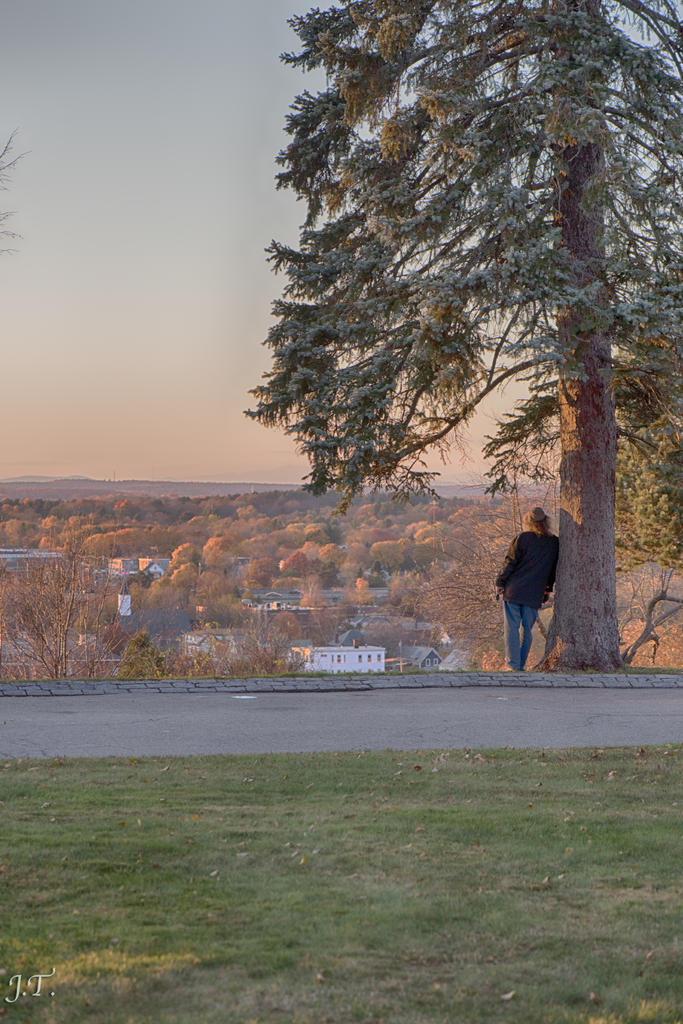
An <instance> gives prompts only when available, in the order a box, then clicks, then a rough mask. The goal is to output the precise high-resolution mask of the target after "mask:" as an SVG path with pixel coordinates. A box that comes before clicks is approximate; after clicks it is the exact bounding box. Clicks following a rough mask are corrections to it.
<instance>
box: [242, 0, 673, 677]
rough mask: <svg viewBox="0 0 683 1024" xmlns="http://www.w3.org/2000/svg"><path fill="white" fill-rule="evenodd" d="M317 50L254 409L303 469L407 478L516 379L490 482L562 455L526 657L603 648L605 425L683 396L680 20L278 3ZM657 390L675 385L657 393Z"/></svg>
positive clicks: (603, 664) (634, 3)
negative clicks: (299, 211)
mask: <svg viewBox="0 0 683 1024" xmlns="http://www.w3.org/2000/svg"><path fill="white" fill-rule="evenodd" d="M291 25H292V27H293V28H294V29H295V31H296V32H297V34H298V36H299V38H300V41H301V46H300V49H299V51H298V52H297V53H291V54H286V55H285V56H284V60H285V62H286V63H288V64H290V65H291V66H292V67H294V68H299V69H303V70H305V71H312V70H316V71H318V72H323V73H324V74H325V76H326V83H327V84H326V86H325V87H324V88H323V89H322V90H321V91H319V92H317V93H311V92H310V91H306V92H303V93H302V94H301V95H299V96H298V97H297V98H296V100H295V101H294V104H293V106H292V110H291V113H290V115H289V117H288V120H287V132H288V133H289V135H290V136H291V141H290V142H289V144H288V145H287V147H286V148H285V150H284V151H283V152H282V153H281V154H280V157H279V160H280V163H281V165H282V167H283V170H282V172H281V173H280V175H279V178H278V185H279V186H280V187H285V188H291V189H292V190H293V191H294V192H296V193H297V195H298V196H299V197H301V198H303V199H305V201H306V203H307V207H308V215H307V218H306V221H305V224H304V225H303V227H302V231H301V237H300V242H299V245H298V246H297V247H294V246H289V245H284V244H281V243H278V242H273V243H272V245H271V247H270V259H271V260H272V263H273V266H274V267H275V269H276V270H279V271H284V273H285V274H286V276H287V284H286V286H285V290H284V295H283V297H282V298H281V299H279V300H278V301H277V302H276V303H275V307H274V312H275V315H276V318H277V322H276V323H275V325H274V326H273V328H272V329H271V331H270V334H269V337H268V345H269V346H270V348H271V350H272V355H273V366H272V369H271V370H270V372H269V373H268V374H267V376H266V379H265V382H264V383H263V385H262V386H260V387H258V388H256V389H255V392H254V394H255V396H256V398H257V405H256V408H255V409H254V410H252V411H251V415H252V416H254V417H256V418H257V419H259V420H260V421H261V422H262V423H265V424H269V425H279V426H284V427H285V429H286V430H287V431H288V432H289V433H291V434H293V435H294V436H295V437H296V439H297V440H298V442H299V445H300V448H301V450H302V451H303V452H304V453H305V454H306V455H307V456H308V458H309V460H310V464H311V472H310V475H309V477H308V486H309V487H310V488H312V489H313V490H314V491H316V492H322V491H324V490H325V489H328V488H331V489H338V490H340V491H341V492H342V494H343V496H344V499H345V500H348V499H349V497H350V496H351V495H352V494H354V493H357V492H358V491H359V490H360V489H362V488H363V487H364V486H366V485H370V486H386V487H388V488H391V489H393V490H394V491H395V492H397V493H398V494H406V493H410V492H413V491H416V490H417V491H419V490H421V489H422V490H424V489H426V488H428V487H429V485H430V483H431V481H432V479H433V474H430V473H429V472H428V471H427V468H426V465H425V462H424V456H425V454H426V453H428V452H430V451H438V450H443V449H444V448H447V447H448V446H450V445H452V444H453V443H457V439H458V432H459V430H460V428H462V427H463V425H464V424H466V423H467V422H468V421H469V420H470V419H471V417H472V415H473V414H474V412H475V410H476V409H477V407H478V406H479V405H480V403H481V402H482V401H483V400H484V399H486V398H487V397H488V396H490V395H492V394H493V393H494V392H497V391H499V390H500V389H501V388H502V387H503V386H504V385H507V384H509V383H510V382H512V381H524V382H526V385H527V388H528V397H527V398H526V399H524V400H523V401H521V402H520V403H519V404H518V405H517V406H516V407H515V408H514V409H513V410H512V411H511V412H510V414H509V415H508V416H507V417H506V418H505V419H504V420H503V422H502V423H501V424H500V425H499V429H498V433H497V435H496V437H495V438H494V439H493V440H492V443H491V446H490V447H489V454H490V455H491V456H493V458H494V460H495V461H494V468H493V477H494V479H493V486H494V487H499V488H500V487H504V486H505V485H506V484H507V483H509V482H510V479H511V477H512V476H513V475H514V474H518V473H520V472H525V473H526V474H527V475H529V476H531V477H537V476H539V475H542V474H543V472H544V467H545V465H546V455H547V453H548V451H549V450H552V451H556V452H557V456H558V461H559V476H560V514H559V519H560V524H559V525H560V534H561V537H562V544H561V553H560V563H559V566H558V578H557V599H556V603H555V615H554V618H553V622H552V624H551V627H550V630H549V636H548V644H547V651H546V665H547V667H556V668H566V669H577V668H579V669H580V668H587V667H592V668H596V669H611V668H614V667H615V666H618V665H620V664H621V659H620V655H619V641H618V628H617V616H616V583H615V579H616V573H615V545H614V489H615V461H616V453H617V444H618V440H619V439H620V438H621V437H626V436H627V435H632V434H634V433H637V431H638V430H639V429H641V428H643V427H646V426H647V425H648V423H649V422H651V420H652V419H653V418H655V417H660V416H665V417H667V416H668V417H674V416H675V415H676V411H675V402H676V400H680V360H681V310H682V305H681V302H682V297H683V275H682V271H683V253H682V247H681V222H682V213H683V210H682V209H681V199H680V197H681V195H682V194H683V160H682V157H683V133H682V131H681V127H682V124H683V90H682V85H681V75H680V71H681V62H682V60H683V34H682V32H681V23H680V21H679V18H678V8H677V6H676V5H675V4H674V3H673V2H670V0H650V2H644V0H550V2H549V3H547V4H540V3H534V2H529V0H516V2H506V0H480V2H474V0H453V2H451V3H448V4H445V3H443V2H441V0H350V2H347V3H344V4H343V5H340V6H333V7H331V8H330V9H329V10H326V11H321V10H318V9H315V10H312V11H310V12H309V13H308V14H307V15H303V16H300V17H295V18H293V19H292V20H291ZM677 396H678V397H677Z"/></svg>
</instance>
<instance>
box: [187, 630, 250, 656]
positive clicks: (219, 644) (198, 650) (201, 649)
mask: <svg viewBox="0 0 683 1024" xmlns="http://www.w3.org/2000/svg"><path fill="white" fill-rule="evenodd" d="M181 650H182V652H183V654H184V655H186V657H188V658H196V657H198V656H199V655H200V654H209V655H212V656H214V657H215V656H218V655H225V654H234V653H235V652H236V650H237V643H236V637H235V635H234V633H232V632H228V631H227V630H220V629H194V630H192V631H191V632H189V633H183V635H182V638H181Z"/></svg>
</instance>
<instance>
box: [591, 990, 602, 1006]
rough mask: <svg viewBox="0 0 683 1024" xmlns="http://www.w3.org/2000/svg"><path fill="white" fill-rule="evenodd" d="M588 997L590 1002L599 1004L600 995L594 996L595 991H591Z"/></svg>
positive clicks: (600, 1000)
mask: <svg viewBox="0 0 683 1024" xmlns="http://www.w3.org/2000/svg"><path fill="white" fill-rule="evenodd" d="M588 998H589V999H590V1001H591V1003H595V1005H596V1006H599V1005H600V1003H601V1002H602V999H601V998H600V996H596V994H595V992H591V993H590V995H589V996H588Z"/></svg>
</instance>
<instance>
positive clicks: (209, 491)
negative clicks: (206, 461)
mask: <svg viewBox="0 0 683 1024" xmlns="http://www.w3.org/2000/svg"><path fill="white" fill-rule="evenodd" d="M299 487H300V485H299V484H295V483H290V484H271V483H265V484H262V483H252V482H250V481H236V482H235V483H232V482H230V483H215V482H213V481H210V482H198V481H192V480H92V479H91V478H89V477H80V476H73V477H61V478H57V479H51V478H50V477H15V478H13V479H10V480H0V500H2V499H3V498H55V499H60V500H62V501H68V500H70V499H73V498H106V497H109V496H110V495H121V496H122V497H126V496H129V497H140V496H142V495H144V496H146V497H151V498H164V497H174V498H204V497H210V496H214V495H218V496H220V497H224V496H226V495H230V494H250V493H257V492H262V491H296V490H299Z"/></svg>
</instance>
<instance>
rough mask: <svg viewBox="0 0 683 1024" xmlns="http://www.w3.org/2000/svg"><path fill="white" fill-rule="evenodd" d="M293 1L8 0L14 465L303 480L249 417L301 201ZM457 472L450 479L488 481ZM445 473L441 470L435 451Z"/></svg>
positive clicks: (302, 78)
mask: <svg viewBox="0 0 683 1024" xmlns="http://www.w3.org/2000/svg"><path fill="white" fill-rule="evenodd" d="M309 6H311V5H310V4H308V3H307V2H302V3H301V4H296V3H294V2H293V0H257V2H254V0H252V2H249V0H239V2H238V0H191V2H190V0H117V2H116V3H112V2H111V0H59V2H58V3H56V2H55V0H20V2H14V3H6V4H4V5H3V19H2V20H3V31H2V40H1V42H0V54H1V58H2V63H1V66H2V95H3V97H4V98H3V103H2V109H1V110H0V143H2V142H4V140H6V139H7V138H8V136H9V135H10V134H11V133H12V132H14V133H15V137H14V153H15V155H21V159H20V160H19V162H18V163H17V165H16V168H15V169H14V171H13V173H12V175H11V178H10V180H9V182H8V188H7V190H6V191H4V192H1V193H0V210H2V211H7V210H9V211H12V216H11V218H10V220H9V222H8V223H7V224H6V225H5V226H6V227H8V228H10V229H11V230H12V231H13V232H15V233H16V234H17V236H18V237H16V238H15V239H13V240H7V239H5V240H4V241H3V240H2V239H0V247H2V248H7V247H8V246H11V248H12V250H13V251H12V252H11V253H4V254H2V255H0V310H1V318H0V330H1V331H2V367H3V373H2V385H1V386H2V391H1V400H0V429H1V430H2V438H3V442H4V443H3V444H2V446H1V447H0V478H6V477H14V476H22V475H45V476H71V475H83V476H91V477H96V478H103V479H113V478H115V479H118V480H121V479H150V480H199V481H204V480H206V481H211V480H213V481H218V480H221V481H245V480H249V481H258V482H266V481H269V482H276V483H290V482H291V483H297V482H299V481H300V480H301V479H302V477H303V476H304V475H305V474H306V472H307V468H308V467H307V463H306V461H305V460H304V459H303V458H302V457H301V456H299V455H298V454H297V453H296V451H295V446H294V442H293V441H292V440H291V439H290V438H288V437H286V436H285V435H284V434H283V433H282V432H280V431H276V430H272V429H266V428H264V427H261V426H260V425H259V424H256V423H254V422H252V421H250V420H248V419H247V418H246V417H245V416H244V410H245V409H246V408H248V407H249V406H250V405H251V404H252V398H251V396H249V394H248V392H249V389H250V388H253V387H255V386H256V385H257V384H258V383H259V381H260V378H261V374H262V373H263V372H264V371H265V370H266V369H267V368H268V365H269V356H268V351H267V349H265V348H264V347H263V346H262V342H263V339H264V338H265V337H266V334H267V332H268V328H269V326H270V324H271V323H272V318H271V314H270V308H271V303H272V301H273V299H275V298H276V297H277V296H278V294H279V293H280V289H281V287H282V279H281V278H278V277H276V276H275V275H274V274H273V272H272V270H271V269H270V267H269V266H268V264H267V262H266V257H265V252H264V250H265V248H266V247H267V245H268V244H269V242H270V240H271V239H272V238H277V239H278V240H280V241H286V242H290V243H294V242H296V239H297V236H298V226H299V224H300V223H301V222H302V221H303V219H304V215H305V210H304V208H303V205H302V204H301V203H297V201H296V198H295V196H294V195H293V194H291V193H289V192H283V191H279V192H278V191H276V189H275V184H274V177H275V174H276V172H277V168H276V165H275V157H276V155H277V153H278V151H279V150H280V149H282V148H283V146H284V145H285V144H286V141H287V136H286V135H285V134H284V131H283V125H284V121H285V117H286V114H287V110H288V107H289V105H290V103H291V102H292V100H293V99H294V96H295V95H296V94H297V93H299V92H301V91H302V90H303V89H304V88H310V89H311V90H314V89H315V88H317V87H318V85H319V84H320V82H319V81H318V80H317V79H316V78H315V77H314V76H310V75H309V76H306V75H304V74H302V73H301V72H299V71H296V70H293V69H291V68H288V67H286V66H285V65H284V64H282V63H281V62H280V60H279V55H280V54H281V53H282V52H283V51H288V50H290V51H291V50H294V49H296V46H297V38H296V36H295V35H294V33H293V32H292V30H291V29H290V28H289V26H288V25H287V19H288V18H289V17H291V16H292V15H293V14H295V13H303V12H304V11H305V10H307V9H308V7H309ZM491 428H492V420H491V419H490V416H489V419H488V420H480V421H479V422H478V424H477V426H476V427H475V428H474V430H473V434H472V443H471V451H472V456H473V457H472V461H471V462H468V463H467V464H466V465H464V466H463V464H462V462H461V459H460V457H459V456H457V455H456V456H454V458H453V460H452V462H451V463H450V464H448V465H446V466H445V467H440V468H441V471H442V475H443V480H444V481H454V480H458V479H460V478H462V477H463V475H465V476H469V477H471V475H472V474H477V473H479V472H481V469H482V465H483V464H482V462H481V458H480V456H479V455H478V444H479V440H480V435H481V434H482V433H484V432H487V431H490V430H491ZM434 465H435V467H436V466H438V463H437V462H435V463H434Z"/></svg>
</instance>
